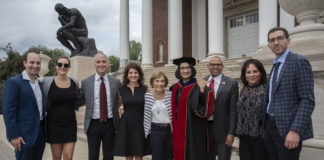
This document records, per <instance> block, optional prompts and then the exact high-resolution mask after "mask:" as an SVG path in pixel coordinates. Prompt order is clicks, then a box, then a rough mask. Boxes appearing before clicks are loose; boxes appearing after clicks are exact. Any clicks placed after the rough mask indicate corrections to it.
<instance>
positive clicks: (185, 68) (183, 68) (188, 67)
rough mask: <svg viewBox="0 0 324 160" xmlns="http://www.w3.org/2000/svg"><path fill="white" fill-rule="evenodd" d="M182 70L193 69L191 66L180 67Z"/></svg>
mask: <svg viewBox="0 0 324 160" xmlns="http://www.w3.org/2000/svg"><path fill="white" fill-rule="evenodd" d="M180 70H182V71H184V70H191V67H190V66H187V67H180Z"/></svg>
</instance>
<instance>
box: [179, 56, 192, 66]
mask: <svg viewBox="0 0 324 160" xmlns="http://www.w3.org/2000/svg"><path fill="white" fill-rule="evenodd" d="M183 62H187V63H188V64H189V65H190V66H195V65H196V63H197V62H196V59H195V58H192V57H181V58H178V59H174V60H173V64H175V65H178V66H180V64H181V63H183Z"/></svg>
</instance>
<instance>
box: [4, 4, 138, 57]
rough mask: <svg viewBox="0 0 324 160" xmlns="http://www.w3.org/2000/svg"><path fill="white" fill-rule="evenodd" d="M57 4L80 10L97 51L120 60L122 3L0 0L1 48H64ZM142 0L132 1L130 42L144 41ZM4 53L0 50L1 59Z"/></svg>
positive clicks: (20, 50)
mask: <svg viewBox="0 0 324 160" xmlns="http://www.w3.org/2000/svg"><path fill="white" fill-rule="evenodd" d="M56 3H62V4H63V5H65V6H66V7H67V8H77V9H78V10H79V11H80V12H81V14H82V15H83V17H84V18H85V20H86V24H87V27H88V32H89V35H88V37H89V38H94V39H95V41H96V47H97V49H98V50H101V51H103V52H104V53H105V54H107V55H115V56H118V57H119V14H120V13H119V9H120V6H119V0H0V48H2V47H5V46H6V45H7V44H8V43H9V42H10V43H11V45H12V48H13V49H14V50H16V51H18V52H20V53H23V52H25V51H26V50H28V49H29V48H30V47H32V46H38V45H43V46H47V47H48V48H49V49H54V48H59V49H64V50H65V51H68V52H69V50H68V49H67V48H65V47H64V46H63V45H62V44H61V43H60V42H59V41H58V40H57V39H56V31H57V29H58V28H59V27H61V24H60V22H59V21H58V19H57V18H58V14H57V12H56V11H55V10H54V6H55V4H56ZM141 13H142V1H141V0H129V25H130V26H129V30H130V31H129V39H130V40H136V41H138V42H141V34H142V31H141V30H142V29H141V28H142V23H141V21H142V17H141ZM4 56H5V52H3V51H0V58H3V57H4Z"/></svg>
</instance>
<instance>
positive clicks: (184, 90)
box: [170, 78, 215, 160]
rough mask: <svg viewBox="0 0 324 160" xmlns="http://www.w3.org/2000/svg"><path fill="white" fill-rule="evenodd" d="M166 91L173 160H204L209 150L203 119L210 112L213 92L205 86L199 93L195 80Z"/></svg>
mask: <svg viewBox="0 0 324 160" xmlns="http://www.w3.org/2000/svg"><path fill="white" fill-rule="evenodd" d="M170 90H171V91H172V127H173V132H172V142H173V144H172V145H173V156H174V160H205V159H206V156H207V152H208V149H209V145H208V134H207V133H208V132H207V119H206V118H207V117H209V116H210V115H211V114H212V113H213V111H214V107H215V104H214V91H213V90H212V89H210V88H208V87H205V89H204V93H201V92H200V88H199V86H198V84H197V81H196V79H195V78H192V79H191V80H190V81H188V82H186V83H183V82H182V80H180V81H179V82H178V83H176V84H174V85H173V86H172V87H171V88H170ZM210 136H212V135H209V137H210Z"/></svg>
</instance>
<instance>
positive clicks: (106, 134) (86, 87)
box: [80, 53, 121, 160]
mask: <svg viewBox="0 0 324 160" xmlns="http://www.w3.org/2000/svg"><path fill="white" fill-rule="evenodd" d="M94 67H95V69H96V73H95V74H94V75H91V76H90V77H87V78H85V79H84V80H82V83H81V92H80V96H81V97H82V99H83V100H85V104H86V111H85V119H84V133H85V134H87V139H88V149H89V160H98V159H99V151H100V143H101V142H102V153H103V159H104V160H106V159H107V160H113V147H114V139H115V134H116V131H117V127H118V121H119V112H118V105H117V103H118V102H117V95H118V93H117V92H118V88H119V87H120V86H121V84H120V80H119V79H117V78H115V77H113V76H110V75H109V74H107V70H108V68H109V62H108V58H107V56H106V55H105V54H102V53H98V54H96V55H95V57H94Z"/></svg>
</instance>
